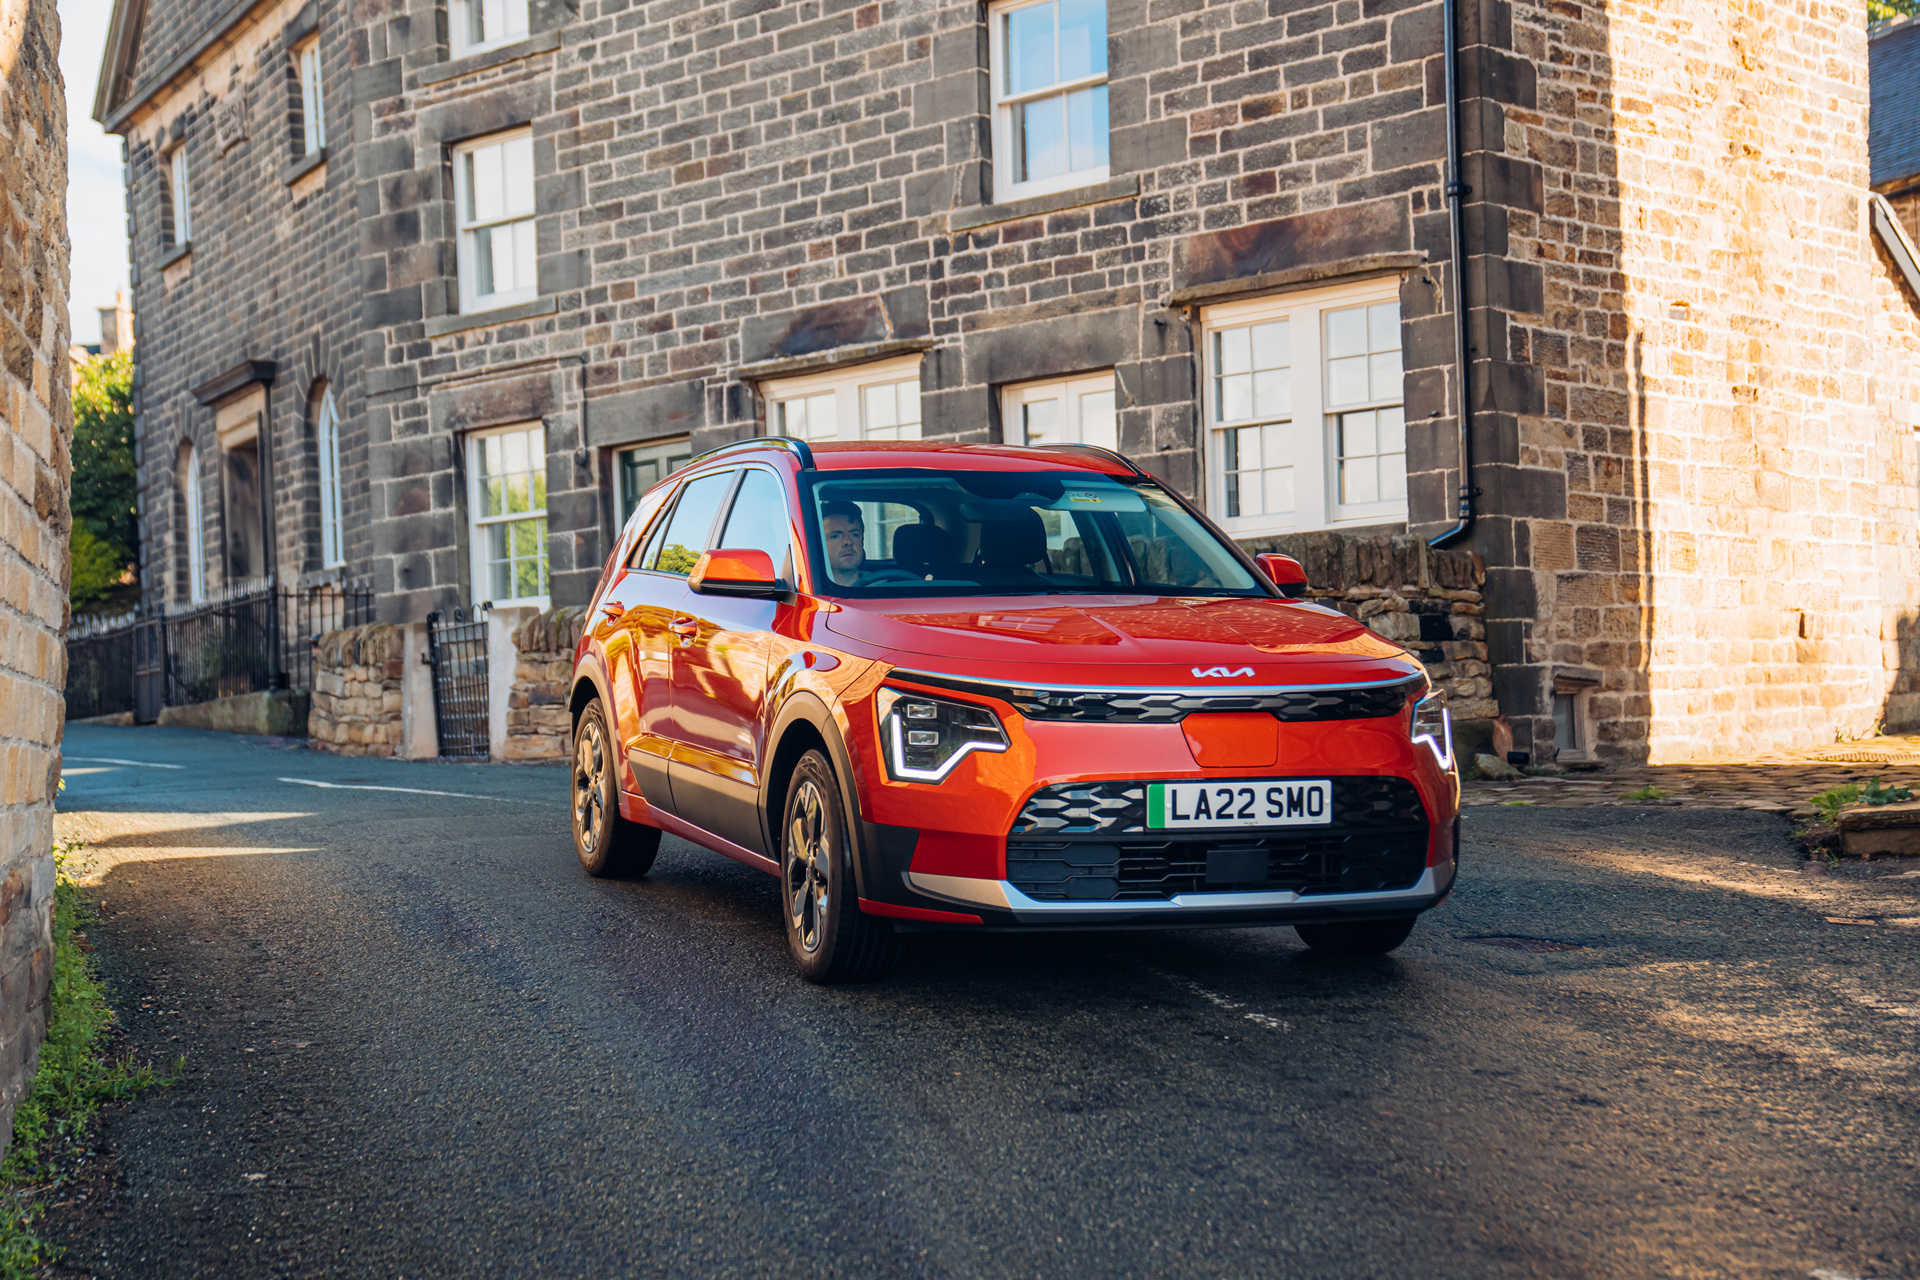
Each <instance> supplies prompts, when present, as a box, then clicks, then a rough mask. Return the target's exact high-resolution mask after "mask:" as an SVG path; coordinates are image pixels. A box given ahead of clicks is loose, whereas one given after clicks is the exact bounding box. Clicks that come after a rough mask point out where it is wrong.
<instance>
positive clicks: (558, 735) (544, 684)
mask: <svg viewBox="0 0 1920 1280" xmlns="http://www.w3.org/2000/svg"><path fill="white" fill-rule="evenodd" d="M585 619H586V610H584V609H577V608H567V609H549V610H547V611H546V612H544V613H536V614H533V615H532V616H530V617H529V618H528V619H527V620H526V621H525V622H523V623H521V624H520V625H519V626H518V627H516V628H515V629H514V632H513V645H514V650H515V653H516V654H517V655H518V657H517V660H516V662H515V664H514V669H513V671H512V673H511V674H512V681H513V683H512V685H511V687H510V688H509V689H508V692H507V739H506V750H505V751H504V753H503V754H502V757H501V758H502V759H505V760H565V759H566V758H567V757H568V756H569V755H570V754H571V753H572V751H573V721H572V717H571V716H569V715H568V714H567V693H568V691H569V689H570V688H571V687H572V684H573V650H574V646H576V645H578V644H579V643H580V629H581V626H582V625H583V624H584V622H585ZM489 674H490V676H491V678H493V679H496V680H497V679H500V678H501V675H502V674H505V673H501V674H493V673H489Z"/></svg>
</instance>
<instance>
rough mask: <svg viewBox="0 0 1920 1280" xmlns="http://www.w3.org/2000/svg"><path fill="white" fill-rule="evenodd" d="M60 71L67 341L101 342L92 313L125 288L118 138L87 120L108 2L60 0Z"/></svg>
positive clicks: (104, 43)
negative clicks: (68, 274) (69, 270)
mask: <svg viewBox="0 0 1920 1280" xmlns="http://www.w3.org/2000/svg"><path fill="white" fill-rule="evenodd" d="M59 6H60V71H61V74H62V75H63V76H65V77H66V81H67V231H68V234H69V235H70V236H71V237H72V240H73V276H72V286H71V287H72V290H73V292H72V293H71V294H70V295H69V296H68V298H67V310H68V312H69V314H71V315H72V317H73V340H74V341H75V342H77V343H80V344H81V345H82V346H87V345H91V344H92V343H95V342H98V341H100V316H99V313H98V311H97V310H96V308H99V307H110V306H112V305H113V291H114V290H115V289H124V288H126V287H127V197H126V192H125V190H124V188H123V187H122V186H121V182H120V139H118V138H116V137H112V136H110V135H108V134H107V133H105V132H103V131H102V130H101V128H100V126H99V125H98V124H96V123H94V119H93V89H94V86H95V85H96V84H97V83H98V82H99V78H100V55H101V53H102V52H103V51H104V50H105V49H106V46H107V22H108V20H109V19H110V18H111V17H112V16H113V0H59Z"/></svg>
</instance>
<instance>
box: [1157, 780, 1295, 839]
mask: <svg viewBox="0 0 1920 1280" xmlns="http://www.w3.org/2000/svg"><path fill="white" fill-rule="evenodd" d="M1332 821H1333V783H1331V782H1328V781H1325V780H1324V779H1323V780H1320V781H1315V782H1303V781H1301V780H1299V779H1297V778H1288V779H1285V780H1283V781H1276V782H1150V783H1148V784H1147V826H1148V828H1149V829H1151V830H1154V831H1193V830H1199V829H1203V828H1217V827H1319V826H1326V825H1327V824H1328V823H1331V822H1332Z"/></svg>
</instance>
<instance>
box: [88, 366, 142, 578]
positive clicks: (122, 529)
mask: <svg viewBox="0 0 1920 1280" xmlns="http://www.w3.org/2000/svg"><path fill="white" fill-rule="evenodd" d="M79 373H80V378H79V381H78V382H77V383H76V384H75V386H74V388H73V537H72V541H71V546H72V551H73V590H72V593H71V598H72V600H73V603H75V604H76V605H78V604H89V603H92V602H93V601H95V600H100V599H104V598H105V597H106V596H107V594H108V593H109V591H110V590H111V588H112V587H113V586H114V585H115V584H117V583H118V582H119V581H120V578H121V575H122V574H123V573H124V572H125V571H126V569H127V568H128V567H129V566H130V565H131V564H132V563H133V562H134V557H135V552H136V550H137V548H138V546H139V541H140V529H139V523H138V521H137V519H136V516H135V510H134V501H135V485H136V481H135V477H134V467H133V354H132V353H131V352H128V351H116V352H114V353H113V354H112V355H105V356H95V357H93V358H92V359H90V360H87V361H85V362H84V363H82V364H81V366H80V369H79ZM83 593H84V594H83Z"/></svg>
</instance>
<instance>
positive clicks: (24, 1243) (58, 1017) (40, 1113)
mask: <svg viewBox="0 0 1920 1280" xmlns="http://www.w3.org/2000/svg"><path fill="white" fill-rule="evenodd" d="M83 848H84V846H82V845H79V844H67V843H61V844H56V845H55V846H54V850H53V863H54V882H53V983H52V985H53V992H52V1002H51V1009H50V1011H49V1013H48V1017H47V1038H46V1042H45V1043H44V1044H42V1045H41V1046H40V1067H39V1070H38V1071H36V1072H35V1073H34V1077H33V1087H32V1088H31V1089H30V1090H29V1091H28V1093H27V1096H26V1097H25V1098H23V1099H21V1101H20V1105H19V1106H18V1107H16V1108H15V1109H14V1113H13V1143H12V1145H11V1146H10V1147H9V1148H8V1149H7V1158H6V1160H5V1162H4V1163H0V1277H3V1278H4V1280H16V1277H18V1278H22V1280H24V1278H25V1277H29V1276H32V1275H33V1274H34V1273H35V1271H37V1270H38V1269H39V1268H41V1267H44V1266H46V1265H47V1264H48V1263H50V1262H53V1261H55V1260H56V1259H58V1258H59V1256H60V1253H61V1250H60V1249H59V1248H58V1247H57V1246H54V1245H51V1244H49V1243H48V1242H47V1241H45V1240H43V1239H41V1238H40V1237H39V1235H38V1234H36V1233H35V1231H34V1223H35V1222H36V1221H37V1220H38V1218H39V1217H40V1213H41V1209H42V1205H41V1201H42V1200H43V1199H44V1198H45V1197H46V1196H47V1194H48V1193H49V1192H52V1191H55V1190H58V1189H59V1188H60V1187H62V1186H64V1185H65V1184H66V1182H67V1180H68V1178H69V1176H70V1171H71V1168H72V1161H73V1157H74V1156H76V1155H78V1154H79V1153H80V1152H81V1151H82V1150H83V1149H84V1147H85V1144H86V1139H87V1136H88V1134H89V1132H90V1131H91V1128H92V1125H93V1121H94V1118H95V1117H96V1116H97V1115H98V1114H99V1111H100V1108H101V1106H102V1105H104V1104H105V1103H108V1102H114V1101H118V1100H121V1099H124V1098H131V1097H134V1096H135V1095H137V1094H139V1093H140V1092H141V1091H142V1090H144V1089H148V1088H151V1087H153V1086H154V1085H166V1084H171V1083H173V1082H174V1081H175V1080H177V1079H179V1077H180V1071H181V1068H182V1067H183V1066H184V1065H185V1062H186V1060H185V1059H184V1058H181V1059H176V1060H175V1062H174V1064H173V1070H172V1072H171V1073H170V1074H168V1075H166V1076H161V1075H160V1074H159V1073H158V1072H156V1071H155V1070H154V1068H153V1066H152V1065H151V1064H148V1065H145V1066H136V1065H134V1063H133V1061H132V1058H131V1056H130V1055H122V1056H121V1057H118V1058H115V1057H110V1056H109V1055H108V1053H107V1041H108V1039H109V1037H110V1035H111V1033H112V1030H113V1027H114V1013H113V1010H112V1009H111V1008H110V1007H108V1005H107V992H106V988H105V987H104V986H103V985H102V984H101V981H100V971H99V967H98V966H97V965H96V964H95V962H94V959H93V955H92V951H93V945H92V944H91V943H89V942H88V941H87V935H86V931H85V929H84V928H83V927H82V926H84V925H88V924H91V923H92V922H93V921H94V919H95V916H94V913H93V908H92V904H90V903H89V902H88V901H87V900H86V898H85V897H83V896H82V894H81V892H80V884H79V881H78V880H77V879H76V873H77V872H78V871H79V869H80V866H81V859H82V850H83Z"/></svg>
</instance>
